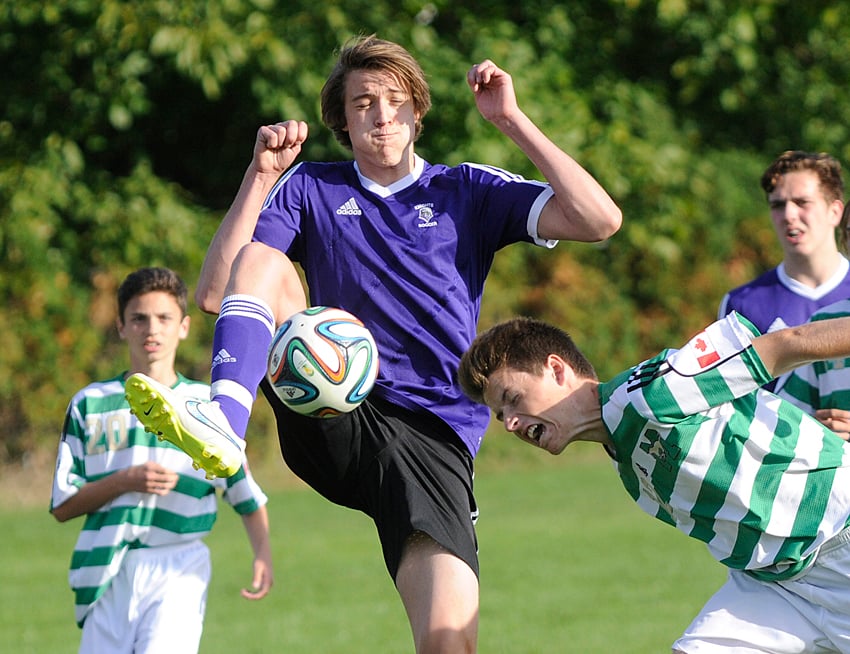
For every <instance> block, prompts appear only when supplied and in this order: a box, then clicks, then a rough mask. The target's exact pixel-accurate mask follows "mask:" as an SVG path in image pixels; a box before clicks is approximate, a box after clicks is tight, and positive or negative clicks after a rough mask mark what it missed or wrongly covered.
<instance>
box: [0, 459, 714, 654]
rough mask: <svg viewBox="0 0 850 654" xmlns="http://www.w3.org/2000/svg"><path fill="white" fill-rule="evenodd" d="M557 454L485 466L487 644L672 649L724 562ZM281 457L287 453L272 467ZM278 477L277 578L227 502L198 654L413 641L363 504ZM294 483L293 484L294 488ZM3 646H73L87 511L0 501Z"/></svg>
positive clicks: (601, 473)
mask: <svg viewBox="0 0 850 654" xmlns="http://www.w3.org/2000/svg"><path fill="white" fill-rule="evenodd" d="M563 459H564V460H565V461H564V462H559V463H558V464H557V465H552V464H548V465H542V466H539V467H537V466H528V465H524V466H522V467H521V469H509V468H506V469H493V470H485V471H481V470H479V472H478V475H477V478H476V495H477V497H478V501H479V504H480V508H481V519H480V520H479V523H478V536H479V545H480V557H481V568H482V575H481V625H480V639H479V642H480V647H479V651H480V652H481V653H482V654H499V653H505V654H508V653H510V654H524V653H528V654H538V653H550V652H581V653H582V654H593V653H596V652H599V653H602V652H606V653H607V652H618V653H620V654H627V653H632V652H633V653H635V654H644V653H646V654H648V653H651V652H667V651H669V646H670V643H671V642H672V641H673V640H674V639H675V637H676V636H678V635H679V633H680V632H681V631H682V629H683V628H684V627H685V626H686V625H687V624H688V623H689V622H690V619H691V618H692V617H693V615H694V614H695V613H696V611H697V610H698V609H699V608H700V606H702V604H703V603H704V602H705V600H706V599H707V598H708V597H709V595H710V594H711V593H712V592H713V591H714V590H715V589H716V588H717V587H718V586H719V585H720V584H721V583H722V581H723V579H724V577H725V573H724V571H723V570H722V568H721V566H720V565H719V564H717V563H715V562H713V561H712V560H711V558H710V557H709V556H708V553H707V552H706V551H705V548H704V547H703V546H702V545H700V544H699V543H696V542H693V541H690V540H689V539H687V538H685V537H684V536H682V535H681V534H679V533H678V532H676V531H675V530H674V529H672V528H670V527H668V526H666V525H663V524H662V523H660V522H657V521H655V520H652V519H651V518H649V517H648V516H646V515H644V514H643V513H641V512H640V510H639V509H638V508H637V506H635V505H634V504H633V503H632V502H631V501H630V500H629V498H628V497H627V496H626V493H625V491H624V490H623V489H622V487H621V486H620V485H619V482H618V480H617V478H616V476H615V474H614V471H613V469H612V467H611V465H610V463H609V462H608V461H607V460H605V459H604V458H602V457H601V456H596V455H595V454H587V453H580V454H579V456H577V457H571V456H570V453H568V454H567V455H565V456H564V457H563ZM280 465H281V466H282V464H280ZM255 475H256V476H257V477H258V479H259V481H260V482H261V484H262V485H263V486H264V487H265V488H266V489H267V490H269V489H273V490H271V492H270V493H269V494H270V504H269V511H270V515H271V520H272V538H273V548H274V552H275V566H276V567H275V580H276V583H275V587H274V589H273V591H272V594H271V595H270V596H269V597H267V598H266V599H264V600H262V601H261V602H248V601H245V600H243V599H242V598H241V597H240V596H239V589H240V588H241V587H242V586H245V585H248V584H249V583H250V562H251V557H250V548H249V546H248V542H247V538H246V537H245V534H244V531H243V530H242V528H241V524H240V523H239V520H238V518H237V517H236V516H235V514H234V513H233V512H232V511H231V510H230V509H229V508H228V507H227V506H226V505H222V510H221V511H220V517H219V523H218V524H217V525H216V528H215V529H214V530H213V533H212V535H211V536H210V537H209V539H208V543H209V545H210V548H211V549H212V552H213V581H212V584H211V587H210V595H209V602H208V608H207V618H206V626H205V631H204V638H203V641H202V646H201V651H202V652H203V653H205V654H229V653H230V652H232V651H233V650H234V648H235V649H237V650H238V651H240V652H243V653H244V654H254V653H256V654H260V653H262V654H268V653H276V652H282V653H286V654H316V653H317V652H322V653H323V654H334V653H340V654H341V653H343V652H344V653H346V654H352V653H355V654H356V653H360V652H369V653H376V652H381V653H391V652H410V651H411V650H412V648H411V639H410V635H409V632H408V627H407V621H406V618H405V615H404V610H403V608H402V606H401V603H400V602H399V600H398V599H397V596H396V593H395V590H394V588H393V586H392V583H391V581H390V579H389V577H388V575H387V574H386V571H385V569H384V566H383V561H382V560H381V557H380V553H379V549H378V543H377V537H376V536H375V533H374V528H373V526H372V524H371V522H369V521H368V519H366V518H365V517H364V516H362V515H360V514H358V513H355V512H352V511H348V510H345V509H341V508H339V507H336V506H333V505H331V504H329V503H327V502H326V501H324V500H323V499H322V498H320V497H319V496H318V495H316V494H315V493H313V492H312V491H310V490H309V489H306V488H303V487H300V486H297V485H296V486H294V487H287V488H277V487H276V486H275V484H274V483H273V480H267V478H268V477H269V474H268V473H266V474H264V475H260V474H259V473H257V472H256V471H255ZM290 486H291V485H290ZM0 519H2V523H3V525H4V526H5V528H6V529H7V530H8V532H9V533H8V535H7V536H6V537H5V538H2V539H0V560H2V561H3V566H2V569H3V573H2V576H0V633H2V634H3V647H1V648H0V649H2V650H3V651H8V652H26V653H28V654H64V653H69V654H71V653H73V652H76V651H77V644H78V639H79V630H78V629H77V627H76V626H75V625H74V622H73V610H72V609H73V607H72V594H71V591H70V590H69V589H68V586H67V576H66V575H67V564H68V560H69V556H70V553H71V550H72V547H73V543H74V540H75V539H76V536H77V532H78V530H79V527H80V524H79V522H78V521H74V522H71V523H66V524H59V523H57V522H55V521H54V520H53V519H52V518H51V517H50V516H49V514H48V513H47V511H46V503H45V504H44V505H42V506H36V507H22V508H13V507H6V508H0Z"/></svg>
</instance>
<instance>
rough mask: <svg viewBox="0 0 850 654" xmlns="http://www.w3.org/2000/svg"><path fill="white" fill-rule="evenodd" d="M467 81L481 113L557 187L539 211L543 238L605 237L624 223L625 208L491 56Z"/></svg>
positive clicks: (587, 239) (474, 68)
mask: <svg viewBox="0 0 850 654" xmlns="http://www.w3.org/2000/svg"><path fill="white" fill-rule="evenodd" d="M467 82H468V84H469V86H470V88H471V89H472V91H473V93H474V94H475V103H476V104H477V106H478V110H479V111H480V112H481V115H482V116H483V117H484V118H485V119H487V120H489V121H490V122H492V123H493V124H494V125H495V126H496V127H497V128H498V129H499V130H500V131H501V132H502V133H503V134H505V135H506V136H507V137H508V138H510V139H511V140H512V141H513V142H514V143H516V144H517V146H518V147H519V148H520V149H521V150H522V151H523V152H524V153H525V155H526V156H527V157H528V158H529V160H531V162H532V163H533V164H534V165H535V166H537V169H538V170H539V171H540V172H541V174H542V175H543V176H544V177H545V178H546V181H548V182H549V184H550V186H551V187H552V190H553V191H554V192H555V196H554V198H552V199H551V200H550V201H549V202H547V203H546V206H545V207H544V209H543V212H542V213H541V216H540V221H539V225H538V233H539V236H540V237H541V238H546V239H564V240H573V241H587V242H592V241H601V240H603V239H606V238H608V237H609V236H611V235H612V234H614V233H615V232H616V231H617V230H618V229H619V228H620V225H621V224H622V219H623V217H622V212H621V211H620V209H619V207H617V205H616V204H615V203H614V201H613V200H612V199H611V197H610V196H609V195H608V193H607V192H606V191H605V189H603V188H602V186H600V184H599V183H598V182H597V181H596V180H595V179H594V178H593V177H592V176H591V175H590V173H588V172H587V171H586V170H585V169H584V168H582V167H581V166H580V165H579V164H578V162H576V161H575V160H574V159H573V158H572V157H570V156H569V155H568V154H566V153H565V152H564V151H563V150H561V149H560V148H559V147H558V146H556V145H555V144H554V143H553V142H552V141H551V140H550V139H549V138H548V137H547V136H546V135H545V134H543V132H542V131H540V129H539V128H538V127H537V126H536V125H535V124H534V123H533V122H532V121H531V119H530V118H528V116H526V115H525V113H523V111H522V110H520V108H519V106H518V104H517V101H516V96H515V94H514V87H513V80H512V79H511V76H510V75H509V74H508V73H506V72H505V71H503V70H501V69H500V68H498V67H497V66H496V65H495V64H494V63H493V62H492V61H490V60H489V59H488V60H485V61H483V62H481V63H480V64H476V65H475V66H473V67H472V68H471V69H470V71H469V72H468V73H467Z"/></svg>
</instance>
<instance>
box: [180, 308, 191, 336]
mask: <svg viewBox="0 0 850 654" xmlns="http://www.w3.org/2000/svg"><path fill="white" fill-rule="evenodd" d="M191 323H192V317H191V316H189V315H188V314H187V315H185V316H183V320H181V321H180V340H181V341H182V340H183V339H184V338H186V337H187V336H188V335H189V326H190V325H191Z"/></svg>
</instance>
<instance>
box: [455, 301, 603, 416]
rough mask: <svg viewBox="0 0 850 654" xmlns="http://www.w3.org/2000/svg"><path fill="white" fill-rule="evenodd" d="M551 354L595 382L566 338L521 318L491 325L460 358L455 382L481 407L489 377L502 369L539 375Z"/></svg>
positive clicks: (558, 331)
mask: <svg viewBox="0 0 850 654" xmlns="http://www.w3.org/2000/svg"><path fill="white" fill-rule="evenodd" d="M550 354H557V355H558V356H560V357H561V358H562V359H563V360H564V361H566V363H567V364H568V365H569V366H570V367H571V368H572V369H573V371H574V372H575V373H576V375H578V376H579V377H583V378H587V379H597V376H596V371H595V370H594V369H593V366H592V365H591V363H590V361H588V360H587V357H585V356H584V354H582V353H581V351H580V350H579V349H578V347H577V346H576V344H575V342H574V341H573V339H572V338H571V337H570V335H569V334H567V333H566V332H565V331H563V330H562V329H559V328H558V327H555V326H554V325H550V324H548V323H545V322H543V321H540V320H535V319H534V318H522V317H520V318H512V319H511V320H506V321H505V322H502V323H499V324H497V325H494V326H493V327H491V328H490V329H488V330H487V331H485V332H483V333H481V334H480V335H479V336H478V337H477V338H476V339H475V340H474V341H473V342H472V345H470V347H469V349H468V350H467V351H466V352H465V353H464V355H463V357H461V360H460V368H459V369H458V382H459V383H460V387H461V388H462V389H463V392H464V393H466V395H467V396H469V398H470V399H471V400H473V401H474V402H478V403H479V404H484V393H485V391H486V390H487V384H488V381H489V378H490V375H492V374H493V373H494V372H496V371H497V370H501V369H502V368H512V369H514V370H517V371H519V372H527V373H530V374H533V375H536V374H539V373H541V372H542V371H543V367H544V366H545V365H546V359H547V358H548V356H549V355H550Z"/></svg>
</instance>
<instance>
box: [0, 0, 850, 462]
mask: <svg viewBox="0 0 850 654" xmlns="http://www.w3.org/2000/svg"><path fill="white" fill-rule="evenodd" d="M371 32H376V33H378V34H379V35H380V36H382V37H385V38H389V39H394V40H397V41H399V42H401V43H402V44H404V45H406V46H407V47H408V48H409V49H410V50H411V51H412V52H413V53H414V54H415V55H416V56H417V57H418V58H419V59H420V61H421V62H422V64H423V66H424V68H425V70H426V72H427V73H428V75H429V79H430V82H431V86H432V94H433V101H434V109H433V110H432V112H431V113H430V114H429V115H428V116H427V117H426V119H425V132H424V135H423V137H422V139H421V140H420V141H419V143H418V148H419V151H420V152H421V153H422V154H423V155H424V156H425V157H426V158H428V159H429V160H431V161H434V162H438V161H444V162H446V163H450V164H454V163H458V162H461V161H481V162H486V163H490V164H494V165H497V166H501V167H504V168H507V169H509V170H512V171H515V172H518V173H521V174H523V175H525V176H527V177H537V176H538V175H539V173H538V172H537V171H536V170H535V169H534V168H533V166H532V165H531V164H530V163H529V162H528V161H527V160H526V159H525V157H524V156H523V155H522V154H521V153H520V152H519V151H518V149H517V148H516V147H514V146H513V145H512V144H511V143H509V142H507V141H506V139H505V138H504V137H503V136H502V135H501V134H500V133H499V132H498V131H497V130H495V129H494V128H493V127H492V126H491V125H489V124H487V123H485V122H484V121H483V120H482V119H481V117H480V116H479V114H478V112H477V110H476V109H475V105H474V102H473V101H472V98H471V95H470V93H469V91H468V89H467V87H466V84H465V75H466V71H467V70H468V69H469V66H470V65H471V64H472V63H474V62H476V61H479V60H481V59H483V58H491V59H493V60H494V61H496V62H497V63H498V64H499V65H500V66H502V67H503V68H505V69H506V70H508V72H510V73H511V74H512V75H513V77H514V82H515V85H516V89H517V96H518V98H519V100H520V103H521V106H523V108H524V109H525V110H526V111H527V113H528V114H529V115H530V116H531V117H532V118H533V119H534V120H535V121H536V122H537V123H538V124H539V125H540V126H541V128H542V129H543V130H544V131H545V132H546V133H547V134H548V135H549V136H550V137H551V138H552V139H553V140H554V141H555V142H556V143H558V144H559V145H560V146H562V147H563V148H564V149H565V150H566V151H567V152H569V153H570V154H571V155H573V156H574V157H575V158H576V159H577V160H578V161H580V162H581V163H582V164H583V165H585V166H586V167H587V168H588V169H589V170H590V171H591V172H592V173H593V174H594V175H595V176H596V177H597V178H598V179H599V180H600V181H601V182H602V184H603V185H604V186H605V187H606V188H607V189H609V191H610V192H611V194H612V195H613V197H614V198H615V199H616V200H617V202H618V203H619V204H620V206H621V207H622V208H623V211H624V215H625V224H624V226H623V228H622V230H621V231H620V232H619V233H618V234H617V235H616V236H615V237H614V238H612V239H611V240H610V242H608V243H605V244H601V245H581V244H561V245H560V246H559V247H558V248H556V249H555V250H553V251H551V252H545V251H541V250H539V249H536V248H527V247H516V248H509V249H508V250H506V251H505V252H503V253H501V254H500V255H499V257H497V260H496V266H495V269H494V272H493V275H492V277H491V279H490V280H489V282H488V286H487V296H486V300H485V305H484V307H483V310H482V324H483V325H486V324H488V323H489V322H490V321H492V320H495V319H497V318H500V317H505V316H508V315H511V314H514V313H533V314H535V315H538V316H540V317H543V318H546V319H551V320H555V321H557V322H559V323H562V324H564V325H565V326H566V327H567V328H568V329H570V331H572V332H573V333H574V334H575V335H576V337H577V338H578V339H579V340H580V341H581V342H582V344H583V345H584V347H585V348H586V349H587V351H588V353H589V354H590V355H591V356H592V357H593V358H594V360H595V361H596V362H597V367H598V368H599V372H600V374H601V375H603V376H607V375H609V374H611V373H613V372H616V371H617V370H619V369H620V368H622V367H623V366H625V365H628V364H631V363H633V362H634V361H635V360H636V358H638V357H642V356H645V355H648V354H652V353H654V352H655V351H657V350H658V349H659V348H661V347H664V346H667V345H673V344H677V343H679V342H681V341H682V340H683V339H684V338H685V337H686V336H688V335H689V334H690V333H691V332H693V331H695V330H696V329H698V328H699V327H700V326H702V324H703V323H705V322H707V321H709V320H710V319H711V318H712V317H713V316H714V314H715V311H716V307H717V304H718V302H719V300H720V297H721V296H722V294H723V293H724V292H725V291H726V290H728V289H729V288H730V287H732V286H735V285H737V284H740V283H743V282H745V281H747V280H748V279H749V278H751V277H752V276H754V275H755V274H757V273H759V272H761V271H762V270H764V269H765V268H766V267H768V266H770V265H773V264H775V263H776V261H777V260H778V259H779V256H780V254H779V249H778V246H777V245H776V243H775V242H774V241H775V239H774V236H773V233H772V229H771V226H770V223H769V220H768V219H767V215H766V211H765V207H764V202H763V198H762V197H761V192H760V191H759V189H758V178H759V176H760V173H761V171H762V169H763V168H764V167H765V166H766V165H767V164H768V163H769V161H770V160H771V159H773V157H774V156H776V154H778V153H779V152H781V151H782V150H785V149H788V148H799V149H810V150H826V151H830V152H832V153H834V154H835V155H836V156H838V157H839V158H843V159H847V158H848V156H850V150H848V148H850V138H848V133H847V130H848V127H847V126H848V125H850V108H848V104H847V103H846V102H843V101H842V100H843V97H844V92H845V89H844V81H845V80H846V79H848V77H850V59H848V58H847V57H846V56H845V52H846V51H847V48H848V44H850V6H846V4H845V3H834V2H828V1H825V0H818V1H815V2H807V3H799V2H791V1H790V0H747V1H746V2H745V1H742V0H738V1H735V2H718V1H716V0H702V1H700V2H686V1H685V0H629V1H625V0H605V1H598V0H577V1H576V2H571V3H568V4H564V3H553V2H546V1H544V0H530V1H528V2H522V3H518V2H503V1H501V0H497V1H495V2H491V3H489V4H488V5H487V11H486V12H482V11H481V9H480V7H478V6H476V5H472V4H469V3H456V2H454V3H453V2H448V1H447V0H433V1H432V2H424V1H423V0H403V1H402V2H389V1H387V0H378V1H375V0H370V1H369V2H366V1H365V0H348V1H346V2H341V1H340V0H329V1H328V2H325V3H323V4H322V5H321V6H319V5H316V3H315V2H306V1H305V0H293V1H292V2H286V3H283V2H275V1H274V0H203V1H201V0H190V1H187V2H178V3H175V2H168V1H166V0H128V1H123V0H100V1H97V2H95V1H94V0H44V1H43V2H36V3H32V2H30V3H27V2H17V1H16V0H0V63H2V67H3V71H4V75H3V77H2V81H0V103H2V104H0V107H2V110H0V299H2V304H0V327H2V328H4V329H5V332H4V333H5V334H6V339H7V344H6V347H5V348H3V351H2V354H0V396H2V397H3V399H4V401H3V402H2V403H0V428H2V429H3V431H4V433H5V434H6V436H5V437H4V440H3V444H4V449H3V450H0V460H17V459H20V458H21V457H23V456H24V455H25V454H26V453H27V452H28V451H31V450H32V449H33V448H36V447H38V446H48V447H50V448H51V449H52V448H53V447H54V444H55V435H56V434H57V433H58V430H59V428H60V426H61V421H62V413H63V411H64V406H65V405H66V404H67V402H68V400H69V399H70V396H71V394H72V393H73V392H74V391H75V390H76V389H77V388H79V387H80V386H82V385H83V384H84V383H86V382H87V381H89V380H90V379H93V378H99V377H104V376H107V375H110V374H113V373H114V372H116V371H117V370H120V368H121V367H122V366H123V365H124V356H125V352H124V348H123V346H122V343H121V342H120V341H118V340H117V336H116V334H115V330H114V327H113V324H114V291H115V288H116V286H117V284H118V283H119V282H120V280H121V279H122V278H123V276H124V275H125V274H126V273H127V272H129V271H130V270H132V269H134V268H136V267H138V266H141V265H149V264H163V265H168V266H171V267H173V268H175V269H176V270H178V271H179V272H180V273H181V274H182V275H183V276H184V277H185V279H186V281H187V283H189V285H190V286H194V284H195V283H196V281H197V274H198V271H199V268H200V263H201V261H202V259H203V254H204V251H205V249H206V246H207V244H208V243H209V240H210V238H211V236H212V234H213V232H214V230H215V227H216V225H217V223H218V221H219V220H220V217H221V215H222V214H223V212H224V211H225V210H226V207H227V206H228V204H229V202H230V201H231V199H232V197H233V194H234V192H235V190H236V188H237V187H238V183H239V180H240V178H241V175H242V173H243V170H244V167H245V165H246V164H247V162H248V160H249V157H250V153H251V146H252V142H253V138H254V134H255V133H256V130H257V128H258V126H259V125H261V124H263V123H266V122H273V121H278V120H282V119H286V118H299V119H304V120H307V121H308V123H309V124H310V128H311V134H310V138H309V140H308V142H307V143H306V145H305V149H304V153H303V157H304V158H305V159H339V158H345V157H347V156H348V154H347V153H346V152H345V151H344V150H342V149H341V148H340V146H339V145H338V144H336V142H335V141H334V139H333V137H332V135H331V134H330V132H329V131H328V130H326V129H324V128H323V127H322V126H321V124H320V121H319V104H318V95H319V91H320V89H321V86H322V84H323V82H324V79H325V76H326V74H327V72H328V71H329V69H330V66H331V65H332V62H333V58H334V53H335V50H336V49H338V48H339V46H340V45H341V44H342V43H344V41H345V40H347V39H348V38H349V37H351V36H353V35H355V34H358V33H371ZM193 314H194V315H195V320H194V323H193V330H192V336H191V340H190V341H189V342H188V343H187V344H186V346H185V347H184V348H183V349H182V352H181V366H182V369H183V370H185V371H186V372H187V373H188V374H192V375H194V376H196V377H200V378H205V377H206V375H207V366H208V362H209V344H210V341H211V333H212V324H213V323H212V319H211V318H207V317H204V316H201V315H200V314H198V312H197V311H196V310H193ZM612 343H616V344H617V346H616V347H611V344H612ZM268 421H269V418H268V416H267V414H265V413H263V412H262V410H260V416H259V423H258V424H257V425H256V427H255V429H257V431H258V432H259V433H260V434H261V435H262V436H261V439H262V438H265V434H266V433H267V432H268V431H269V428H268V424H269V423H268Z"/></svg>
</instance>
